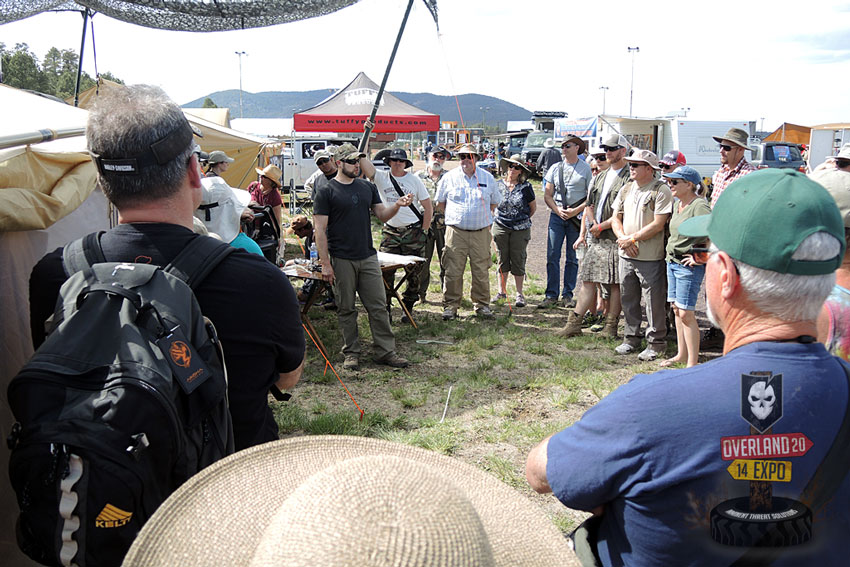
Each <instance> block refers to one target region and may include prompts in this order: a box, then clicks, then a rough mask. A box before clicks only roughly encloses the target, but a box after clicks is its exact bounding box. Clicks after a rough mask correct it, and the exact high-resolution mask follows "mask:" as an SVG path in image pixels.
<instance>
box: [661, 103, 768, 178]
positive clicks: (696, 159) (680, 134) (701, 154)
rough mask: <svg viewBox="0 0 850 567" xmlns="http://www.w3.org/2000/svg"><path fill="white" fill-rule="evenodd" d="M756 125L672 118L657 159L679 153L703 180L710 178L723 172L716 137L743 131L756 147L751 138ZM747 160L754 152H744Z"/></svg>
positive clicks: (741, 122)
mask: <svg viewBox="0 0 850 567" xmlns="http://www.w3.org/2000/svg"><path fill="white" fill-rule="evenodd" d="M755 126H756V123H755V121H754V120H753V121H744V120H691V119H689V118H684V117H673V118H670V119H669V121H668V124H667V127H666V128H664V132H663V135H662V136H661V140H662V141H661V149H660V150H659V152H658V158H659V159H660V158H662V157H663V156H664V154H665V153H667V152H669V151H670V150H679V151H680V152H682V153H683V154H685V159H687V161H688V165H689V166H691V167H693V168H694V169H696V170H697V171H698V172H699V174H700V175H701V176H703V177H711V176H712V175H713V174H714V172H715V171H717V170H718V169H720V147H719V145H718V143H717V142H716V141H715V140H714V136H722V135H723V134H725V133H726V132H727V131H728V130H729V128H740V129H741V130H744V131H745V132H747V133H748V134H749V135H750V142H749V144H750V146H752V145H754V144H757V143H758V139H757V138H752V135H753V133H754V132H755ZM744 157H745V158H746V159H747V160H750V159H752V155H751V152H745V154H744Z"/></svg>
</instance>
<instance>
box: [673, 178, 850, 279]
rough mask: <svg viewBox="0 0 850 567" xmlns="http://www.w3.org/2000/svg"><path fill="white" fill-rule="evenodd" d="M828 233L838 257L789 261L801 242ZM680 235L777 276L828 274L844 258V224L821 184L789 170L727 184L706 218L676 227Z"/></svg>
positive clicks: (839, 264)
mask: <svg viewBox="0 0 850 567" xmlns="http://www.w3.org/2000/svg"><path fill="white" fill-rule="evenodd" d="M815 232H827V233H829V234H831V235H832V236H834V237H835V238H836V239H838V241H839V242H840V243H841V252H840V253H839V254H838V255H837V256H836V257H835V258H832V259H830V260H824V261H819V262H814V261H806V260H793V259H791V256H792V255H793V254H794V252H795V251H796V250H797V248H798V247H799V246H800V243H801V242H802V241H803V240H805V239H806V237H808V236H809V235H811V234H814V233H815ZM679 234H682V235H683V236H695V237H706V236H707V237H708V238H710V239H711V241H712V243H714V245H715V246H717V248H719V249H720V250H723V251H724V252H726V253H727V254H729V256H731V257H732V258H734V259H735V260H740V261H741V262H744V263H745V264H749V265H750V266H753V267H756V268H761V269H763V270H770V271H772V272H778V273H780V274H796V275H801V276H815V275H823V274H830V273H832V272H834V271H835V270H836V269H838V267H839V266H841V260H842V259H843V257H844V247H845V242H844V221H843V219H842V218H841V213H840V212H839V211H838V207H837V206H836V204H835V200H834V199H833V198H832V196H830V194H829V193H828V192H827V191H826V189H824V188H823V187H822V186H821V185H820V184H818V183H816V182H814V181H812V180H811V179H809V178H808V177H806V176H805V175H803V174H802V173H800V172H798V171H796V170H792V169H762V170H759V171H755V172H753V173H750V174H749V175H745V176H744V177H741V178H739V179H737V180H736V181H734V182H732V183H731V184H730V185H729V187H727V188H726V190H725V191H724V192H723V194H722V195H721V196H720V198H719V199H718V200H717V203H716V204H715V205H714V209H713V210H712V212H711V214H710V215H703V216H699V217H694V218H691V219H688V220H686V221H684V222H683V223H682V224H681V225H679Z"/></svg>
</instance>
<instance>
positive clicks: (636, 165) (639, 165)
mask: <svg viewBox="0 0 850 567" xmlns="http://www.w3.org/2000/svg"><path fill="white" fill-rule="evenodd" d="M642 165H646V164H645V163H630V164H629V167H631V168H632V169H634V168H636V167H641V166H642ZM646 167H649V166H648V165H646Z"/></svg>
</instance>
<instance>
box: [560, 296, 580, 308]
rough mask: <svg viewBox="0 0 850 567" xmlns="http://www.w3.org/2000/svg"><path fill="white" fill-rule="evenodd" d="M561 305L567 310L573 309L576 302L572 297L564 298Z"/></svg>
mask: <svg viewBox="0 0 850 567" xmlns="http://www.w3.org/2000/svg"><path fill="white" fill-rule="evenodd" d="M560 304H561V305H563V306H564V307H566V308H567V309H575V308H576V300H575V299H573V298H572V297H564V298H562V299H561V303H560Z"/></svg>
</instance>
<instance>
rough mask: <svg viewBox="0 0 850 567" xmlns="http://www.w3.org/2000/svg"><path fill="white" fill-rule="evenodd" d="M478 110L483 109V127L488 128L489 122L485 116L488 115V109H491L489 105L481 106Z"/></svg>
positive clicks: (483, 128)
mask: <svg viewBox="0 0 850 567" xmlns="http://www.w3.org/2000/svg"><path fill="white" fill-rule="evenodd" d="M478 110H480V111H481V129H482V130H485V131H486V130H487V122H486V121H485V117H486V116H487V111H488V110H490V107H489V106H479V107H478Z"/></svg>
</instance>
